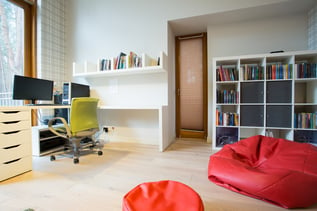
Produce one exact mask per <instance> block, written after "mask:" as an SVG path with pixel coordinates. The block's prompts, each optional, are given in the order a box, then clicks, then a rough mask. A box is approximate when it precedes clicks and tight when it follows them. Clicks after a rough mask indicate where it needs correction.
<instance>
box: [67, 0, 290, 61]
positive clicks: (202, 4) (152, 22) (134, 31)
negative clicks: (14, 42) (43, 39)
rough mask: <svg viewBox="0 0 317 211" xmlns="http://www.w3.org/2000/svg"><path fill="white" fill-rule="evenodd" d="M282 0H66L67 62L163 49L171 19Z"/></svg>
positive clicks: (153, 51)
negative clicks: (67, 16)
mask: <svg viewBox="0 0 317 211" xmlns="http://www.w3.org/2000/svg"><path fill="white" fill-rule="evenodd" d="M283 1H285V0H238V1H237V0H221V1H219V0H161V1H154V0H135V1H130V0H115V1H113V0H89V1H88V0H68V9H67V11H69V18H68V19H69V23H68V29H69V31H68V35H69V37H68V45H69V46H70V48H69V61H70V62H73V61H77V62H81V61H83V60H91V61H95V60H96V59H98V58H100V57H103V56H104V57H112V56H116V55H117V54H118V53H119V52H121V51H130V50H134V51H136V52H137V53H142V52H144V53H148V54H149V55H150V56H153V57H156V56H158V55H159V52H160V51H165V52H167V49H168V47H167V38H168V36H167V29H168V27H167V22H168V21H169V20H173V19H179V18H185V17H191V16H198V15H204V14H209V13H215V12H221V11H226V10H234V9H240V8H247V7H253V6H258V5H265V4H269V3H278V2H283Z"/></svg>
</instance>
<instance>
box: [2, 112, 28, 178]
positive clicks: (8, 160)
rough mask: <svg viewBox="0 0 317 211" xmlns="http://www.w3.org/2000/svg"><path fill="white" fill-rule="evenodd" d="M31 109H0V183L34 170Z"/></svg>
mask: <svg viewBox="0 0 317 211" xmlns="http://www.w3.org/2000/svg"><path fill="white" fill-rule="evenodd" d="M31 138H32V135H31V109H29V108H24V107H22V106H21V107H0V181H2V180H5V179H8V178H10V177H13V176H16V175H19V174H22V173H24V172H27V171H30V170H32V141H31Z"/></svg>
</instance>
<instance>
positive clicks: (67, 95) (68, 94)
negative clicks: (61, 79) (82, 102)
mask: <svg viewBox="0 0 317 211" xmlns="http://www.w3.org/2000/svg"><path fill="white" fill-rule="evenodd" d="M75 97H90V87H89V86H88V85H85V84H78V83H73V82H65V83H64V85H63V101H62V103H63V104H70V103H71V102H72V98H75Z"/></svg>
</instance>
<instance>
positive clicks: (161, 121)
mask: <svg viewBox="0 0 317 211" xmlns="http://www.w3.org/2000/svg"><path fill="white" fill-rule="evenodd" d="M98 109H100V110H153V111H157V112H158V137H159V138H158V146H159V151H160V152H163V151H164V150H165V149H166V148H167V147H168V146H169V145H170V142H169V140H168V122H167V119H168V118H167V114H168V111H167V106H165V105H163V106H104V105H100V106H98Z"/></svg>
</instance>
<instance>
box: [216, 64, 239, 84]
mask: <svg viewBox="0 0 317 211" xmlns="http://www.w3.org/2000/svg"><path fill="white" fill-rule="evenodd" d="M216 80H217V81H237V80H238V71H237V69H236V68H235V67H222V66H221V65H220V66H219V67H218V68H217V70H216Z"/></svg>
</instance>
